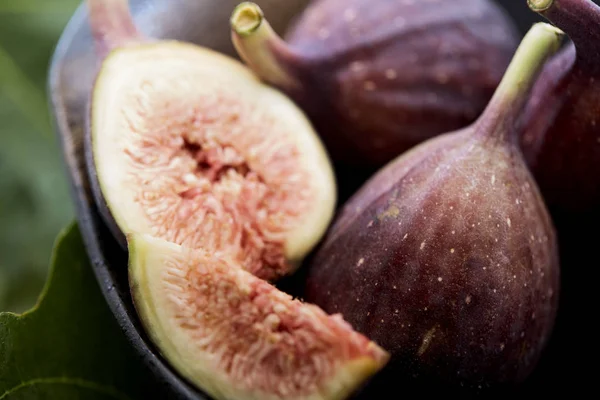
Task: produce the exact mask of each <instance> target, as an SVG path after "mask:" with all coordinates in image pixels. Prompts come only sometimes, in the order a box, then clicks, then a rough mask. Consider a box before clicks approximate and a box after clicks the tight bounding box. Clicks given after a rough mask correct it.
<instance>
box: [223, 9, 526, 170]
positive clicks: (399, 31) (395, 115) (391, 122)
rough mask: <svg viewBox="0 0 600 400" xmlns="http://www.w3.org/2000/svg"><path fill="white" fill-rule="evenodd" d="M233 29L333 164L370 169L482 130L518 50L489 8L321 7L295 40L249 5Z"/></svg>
mask: <svg viewBox="0 0 600 400" xmlns="http://www.w3.org/2000/svg"><path fill="white" fill-rule="evenodd" d="M231 25H232V36H233V42H234V45H235V47H236V49H237V50H238V53H239V55H240V56H241V58H242V59H243V60H244V61H245V62H246V63H247V64H248V65H249V66H250V67H251V68H252V69H253V70H254V71H255V72H256V73H257V74H258V75H259V76H260V77H261V78H262V79H263V80H264V81H266V82H268V83H270V84H272V85H274V86H276V87H278V88H280V89H281V90H283V91H284V92H286V93H287V94H288V95H289V96H290V97H292V98H293V99H294V100H295V101H296V103H297V104H299V105H300V107H301V108H303V109H304V111H305V112H306V113H307V114H308V116H309V118H310V119H311V121H312V122H313V124H314V125H315V127H316V130H317V131H318V132H319V133H320V135H321V136H322V138H323V140H324V142H325V145H326V146H327V148H328V150H329V153H330V154H331V156H332V158H333V160H334V161H335V162H336V163H340V164H343V165H354V166H361V167H369V168H377V167H380V166H381V165H383V164H384V163H386V162H387V161H389V160H391V159H392V158H394V157H396V156H397V155H399V154H400V153H402V152H404V151H405V150H407V149H409V148H410V147H412V146H414V145H416V144H417V143H420V142H422V141H423V140H425V139H428V138H430V137H432V136H434V135H438V134H441V133H443V132H447V131H449V130H453V129H459V128H462V127H465V126H466V125H468V124H469V123H471V122H473V121H474V120H475V118H476V117H478V116H479V115H480V113H481V112H482V111H483V109H484V108H485V106H486V104H487V103H488V101H489V99H490V98H491V96H492V94H493V92H494V90H495V88H496V87H497V85H498V83H499V82H500V79H501V78H502V74H503V73H504V71H505V70H506V67H507V66H508V63H509V61H510V58H511V57H512V55H513V54H514V50H515V48H516V45H517V42H518V39H517V37H518V35H517V31H516V28H515V27H514V25H513V22H512V21H511V20H510V19H508V17H507V16H506V14H505V13H504V12H503V11H501V9H500V8H498V7H497V6H496V5H495V4H494V3H492V2H490V1H488V0H455V1H438V0H429V1H371V0H346V1H340V0H320V1H313V2H312V3H310V4H309V6H308V7H307V9H306V10H305V11H304V13H302V14H301V15H300V16H299V18H298V19H297V20H296V21H295V23H294V24H293V26H292V29H291V30H289V31H288V33H287V35H286V37H285V39H286V41H284V40H283V39H281V38H280V37H278V36H277V35H276V34H275V32H274V31H273V30H272V29H271V27H270V25H269V23H268V22H267V21H266V20H265V18H264V17H263V14H262V11H261V10H260V8H259V7H258V6H257V5H256V4H254V3H247V2H246V3H242V4H240V5H239V6H238V7H237V8H236V9H235V11H234V12H233V15H232V18H231Z"/></svg>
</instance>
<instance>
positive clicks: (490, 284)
mask: <svg viewBox="0 0 600 400" xmlns="http://www.w3.org/2000/svg"><path fill="white" fill-rule="evenodd" d="M561 37H562V32H561V31H560V30H559V29H557V28H554V27H552V26H551V25H549V24H546V23H538V24H535V25H534V26H533V27H532V29H531V30H530V31H529V32H528V33H527V35H526V36H525V38H524V39H523V42H522V43H521V45H520V47H519V48H518V50H517V52H516V54H515V56H514V58H513V60H512V62H511V64H510V66H509V67H508V69H507V71H506V74H505V75H504V77H503V79H502V81H501V83H500V85H499V87H498V89H497V90H496V92H495V94H494V96H493V97H492V99H491V101H490V103H489V105H488V106H487V108H486V110H485V111H484V112H483V114H482V115H481V116H480V117H479V118H478V119H477V121H476V122H474V123H473V124H472V125H470V126H469V127H467V128H464V129H462V130H459V131H454V132H451V133H448V134H445V135H441V136H438V137H436V138H433V139H429V140H428V141H426V142H425V143H422V144H420V145H418V146H417V147H415V148H413V149H412V150H410V151H409V152H407V153H405V154H403V155H401V156H399V157H398V158H396V159H395V160H393V161H392V162H390V163H389V164H388V165H387V166H386V167H384V168H383V169H382V170H380V171H379V172H378V173H377V174H376V175H375V176H374V177H373V178H372V179H371V180H369V181H368V182H367V183H366V184H365V185H364V186H363V187H362V188H361V189H360V190H359V191H358V192H357V193H356V194H355V195H354V196H353V197H352V198H351V199H350V200H349V201H348V202H347V203H346V204H345V205H344V206H343V207H342V209H341V210H340V214H339V215H338V216H337V218H336V220H335V222H334V224H333V225H332V227H331V228H330V230H329V232H328V234H327V235H326V237H325V239H324V241H323V243H322V244H321V246H320V247H319V249H318V250H317V251H316V253H315V255H314V257H313V258H312V260H311V262H310V263H309V267H308V273H307V275H308V278H307V286H306V293H305V296H306V299H307V300H308V301H310V302H314V303H316V304H318V305H320V306H321V307H323V308H324V309H325V310H327V311H329V312H336V313H341V314H343V315H344V317H345V318H346V320H348V321H349V322H350V323H351V324H352V326H353V327H354V328H355V329H357V330H358V331H359V332H361V333H363V334H365V335H366V336H367V337H369V338H371V339H372V340H374V341H375V342H376V343H378V344H379V345H381V346H382V347H383V348H385V349H386V350H388V351H389V352H390V353H391V354H392V357H393V360H394V364H395V365H398V366H400V367H401V368H402V371H403V373H402V374H398V375H397V376H396V379H398V378H401V377H407V376H409V377H413V376H418V377H424V376H427V377H430V378H432V379H434V380H435V381H436V382H445V383H449V384H451V385H453V384H456V383H460V384H463V385H465V386H466V387H472V386H479V385H481V386H485V387H488V386H496V385H499V386H503V385H508V386H510V385H514V384H515V383H517V382H521V381H522V380H524V379H525V378H526V377H527V376H528V375H529V374H530V373H531V372H532V370H533V369H534V367H535V366H536V364H537V361H538V359H539V357H540V355H541V354H542V352H543V349H544V348H545V346H546V343H547V341H548V339H549V337H550V335H551V332H552V330H553V326H554V321H555V316H556V307H557V298H558V292H559V264H558V254H557V246H556V234H555V228H554V226H553V223H552V220H551V219H550V217H549V214H548V210H547V209H546V206H545V204H544V202H543V200H542V197H541V195H540V193H539V190H538V188H537V186H536V183H535V181H534V180H533V178H532V176H531V174H530V172H529V170H528V168H527V165H526V164H525V161H524V159H523V156H522V154H521V152H520V149H519V144H518V136H517V129H516V124H517V120H518V117H519V115H520V114H521V113H522V110H523V108H524V105H525V102H526V101H527V97H528V94H529V92H530V89H531V87H532V86H533V83H534V82H535V78H536V77H537V76H538V73H539V71H540V70H541V68H542V66H543V63H544V62H545V60H546V59H547V57H548V56H549V55H551V54H553V53H554V51H556V50H557V49H558V47H559V46H558V45H559V43H560V39H561Z"/></svg>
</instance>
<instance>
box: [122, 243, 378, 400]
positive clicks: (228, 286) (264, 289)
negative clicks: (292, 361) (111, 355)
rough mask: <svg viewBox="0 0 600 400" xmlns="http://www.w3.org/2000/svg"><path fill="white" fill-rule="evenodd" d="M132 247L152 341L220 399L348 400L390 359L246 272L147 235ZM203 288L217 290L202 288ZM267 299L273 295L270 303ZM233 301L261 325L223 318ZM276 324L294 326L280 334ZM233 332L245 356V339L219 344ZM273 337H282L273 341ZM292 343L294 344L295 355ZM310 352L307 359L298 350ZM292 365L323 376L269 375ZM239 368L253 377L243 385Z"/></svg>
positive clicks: (134, 279)
mask: <svg viewBox="0 0 600 400" xmlns="http://www.w3.org/2000/svg"><path fill="white" fill-rule="evenodd" d="M128 245H129V254H130V259H129V274H130V275H129V276H130V282H131V287H132V295H133V299H134V303H135V305H136V309H137V312H138V313H139V315H140V317H141V319H142V321H143V322H144V325H145V326H146V327H147V328H148V332H149V334H150V336H151V338H152V340H153V342H154V343H155V344H156V345H157V346H158V348H159V349H160V351H161V353H162V354H163V355H164V356H165V357H166V358H167V359H168V360H169V361H170V363H171V364H172V365H173V366H174V367H175V368H176V369H177V370H178V371H179V372H180V373H181V374H182V375H183V376H184V377H186V378H187V379H189V380H190V381H191V382H193V383H194V384H197V385H198V386H199V387H201V388H202V389H204V390H205V391H206V392H208V393H209V394H210V395H212V396H214V397H215V398H216V399H226V400H271V399H273V400H275V399H280V400H281V399H286V400H292V399H306V400H320V399H327V400H329V399H331V400H334V399H339V400H342V399H345V398H347V397H348V396H349V395H350V394H351V393H352V392H353V391H354V390H356V388H357V387H358V386H360V385H361V384H362V383H364V381H365V380H366V379H368V378H369V377H370V376H372V375H373V374H375V373H376V372H377V371H378V370H379V369H380V368H382V367H383V365H384V364H385V363H386V362H387V357H388V355H387V353H386V352H385V351H383V350H382V349H381V348H379V347H378V346H376V345H375V344H374V343H372V342H370V341H368V339H367V338H365V337H363V336H361V335H360V334H358V333H356V332H353V331H352V329H351V328H350V326H349V325H348V324H347V323H345V322H344V321H343V320H341V318H339V316H336V317H331V316H327V315H326V314H325V313H324V312H323V311H321V310H320V309H318V308H317V307H315V306H312V305H309V304H302V303H300V302H299V301H298V300H293V299H292V298H291V297H289V296H287V295H286V294H284V293H282V292H279V291H277V289H275V288H273V287H272V286H271V285H269V284H268V283H266V282H264V281H262V280H260V279H258V278H256V277H254V276H253V275H251V274H250V273H248V272H246V271H244V270H242V269H239V268H235V267H233V266H230V267H226V266H225V267H224V266H223V265H222V264H226V262H225V261H224V259H222V258H221V259H218V258H215V255H209V254H206V253H204V252H203V251H200V250H191V249H187V248H184V247H181V246H178V245H176V244H173V243H169V242H166V241H163V240H160V239H156V238H153V237H151V236H149V235H129V236H128ZM190 276H196V277H198V276H200V277H202V278H203V279H200V280H197V279H190ZM216 282H223V284H222V285H220V284H219V283H216ZM204 283H206V284H207V285H210V286H208V287H205V288H204V289H203V288H202V287H203V285H204ZM182 285H183V286H182ZM217 287H218V288H217ZM213 289H214V290H213ZM215 290H223V293H222V295H220V296H216V298H213V297H211V294H212V295H214V294H215V293H214V291H215ZM188 292H189V293H188ZM192 295H195V296H192ZM190 296H191V297H190ZM261 296H268V298H269V301H268V304H265V303H264V302H263V301H262V299H259V297H261ZM192 297H194V299H195V300H194V299H192ZM228 302H236V303H237V305H238V307H237V309H231V310H230V314H236V313H238V312H241V311H240V310H242V309H252V310H254V311H253V313H251V315H253V316H255V317H258V318H259V319H257V320H254V319H252V320H245V319H244V318H243V317H241V316H240V315H238V316H237V318H236V317H235V315H225V314H223V313H222V310H221V308H223V307H225V308H227V307H228V306H227V305H225V306H224V305H223V303H224V304H229V303H228ZM205 303H206V304H205ZM219 313H221V314H219ZM190 314H192V315H193V317H191V318H190V316H189V315H190ZM260 318H262V319H260ZM274 321H275V322H274ZM273 323H274V324H275V325H273ZM278 323H280V324H286V323H287V324H289V325H288V326H286V327H285V328H280V329H279V328H277V324H278ZM232 329H233V330H239V332H240V335H242V334H243V333H245V335H244V337H243V338H241V340H242V342H243V343H244V346H243V347H242V348H239V347H237V346H236V339H239V338H234V337H227V338H223V337H220V335H219V333H220V332H221V333H223V332H224V331H230V330H232ZM290 331H291V332H292V333H291V334H290V333H289V332H290ZM273 335H282V336H283V338H281V336H280V338H279V339H271V338H272V337H274V336H273ZM253 338H254V339H253ZM290 339H293V340H295V342H292V343H293V345H292V346H291V347H290V345H289V343H290V342H289V340H290ZM284 343H287V345H285V344H284ZM300 343H303V344H300ZM307 343H308V344H310V345H309V347H308V349H309V354H306V353H304V354H303V353H300V350H298V351H295V349H296V346H299V347H298V349H302V348H304V346H306V345H307ZM265 346H266V348H265ZM257 348H258V349H260V351H259V352H258V353H257V352H256V349H257ZM208 349H210V350H208ZM290 351H291V353H289V352H290ZM232 352H233V353H232ZM286 356H291V357H293V358H298V359H300V360H301V362H300V364H299V365H296V366H295V368H293V372H292V373H293V374H300V371H305V372H306V371H313V372H315V371H314V369H315V368H316V369H317V370H318V371H316V373H315V374H308V376H312V377H313V378H312V379H308V380H306V379H301V378H299V377H298V376H297V377H296V379H295V380H294V377H293V376H289V375H286V374H285V373H283V374H281V373H280V374H279V375H277V376H275V375H271V374H274V373H275V371H277V370H278V369H277V368H276V366H277V365H280V364H279V363H280V362H281V360H282V359H286ZM282 357H283V358H282ZM265 362H266V363H269V364H270V367H269V368H266V367H265V364H264V363H265ZM224 365H225V366H229V368H231V371H226V370H224V368H225V367H224ZM234 365H235V366H234ZM261 366H262V368H261ZM240 369H241V370H242V371H247V370H248V369H249V371H252V373H250V374H248V373H247V372H243V373H242V377H240V376H236V373H235V372H236V371H239V370H240ZM319 371H320V372H319ZM257 377H258V378H257ZM315 377H316V378H315ZM299 381H302V382H304V384H303V385H302V386H301V387H298V382H299ZM290 382H295V384H290ZM290 387H291V388H292V389H290ZM282 388H283V389H282ZM293 388H296V389H293ZM277 390H280V392H286V393H287V394H286V395H281V393H279V394H278V393H276V392H277Z"/></svg>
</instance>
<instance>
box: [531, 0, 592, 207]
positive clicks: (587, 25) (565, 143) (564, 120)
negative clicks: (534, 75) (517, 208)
mask: <svg viewBox="0 0 600 400" xmlns="http://www.w3.org/2000/svg"><path fill="white" fill-rule="evenodd" d="M529 5H530V8H531V9H532V10H534V11H538V12H539V13H540V14H541V15H542V16H544V17H546V18H547V19H548V20H550V21H551V22H553V23H554V24H555V25H556V26H557V27H559V28H560V29H562V30H563V31H565V33H566V34H567V35H568V36H569V37H570V38H571V40H572V43H571V44H569V45H568V46H567V47H566V48H565V49H564V50H563V51H562V52H561V53H559V54H558V55H557V56H556V57H555V59H554V60H552V62H549V63H548V64H547V66H546V67H545V69H544V71H543V73H542V74H541V75H540V77H539V79H538V82H537V84H536V86H535V87H534V90H533V92H532V95H531V99H530V101H529V104H528V107H527V110H526V112H525V114H524V122H523V127H522V133H521V137H522V147H523V151H524V153H525V155H526V157H527V161H528V163H529V165H530V166H531V169H532V171H533V173H534V176H535V178H536V180H537V182H538V184H539V186H540V189H541V191H542V194H543V196H544V199H545V200H546V202H547V204H548V205H549V206H550V207H551V208H552V209H553V210H556V211H560V212H567V213H569V214H572V213H577V214H579V215H581V213H583V214H588V213H590V212H593V211H596V212H598V209H599V208H600V7H599V6H597V5H596V4H594V3H593V2H591V1H589V0H530V1H529Z"/></svg>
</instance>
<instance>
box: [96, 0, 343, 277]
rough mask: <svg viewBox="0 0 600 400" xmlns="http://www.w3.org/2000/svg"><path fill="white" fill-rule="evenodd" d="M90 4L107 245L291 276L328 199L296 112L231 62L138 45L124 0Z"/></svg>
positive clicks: (332, 196) (320, 229)
mask: <svg viewBox="0 0 600 400" xmlns="http://www.w3.org/2000/svg"><path fill="white" fill-rule="evenodd" d="M87 4H88V6H89V10H90V21H91V27H92V31H93V33H94V37H95V39H96V44H97V47H98V51H99V53H100V54H101V55H103V58H102V63H101V66H100V67H99V72H98V75H97V78H96V81H95V85H94V88H93V93H92V96H91V102H90V106H89V107H90V113H89V123H88V132H87V138H86V139H87V143H86V154H87V163H88V170H89V172H90V176H91V179H90V180H91V181H92V188H93V192H94V195H95V198H96V203H97V204H98V205H99V208H100V210H101V212H102V215H103V217H104V219H105V220H106V222H107V225H108V226H109V227H111V230H112V232H113V233H114V235H115V237H117V238H118V239H119V240H120V243H121V244H122V245H123V246H126V243H125V235H126V234H127V233H129V232H138V233H148V234H152V235H153V236H157V237H160V238H163V239H165V240H168V241H171V242H174V243H177V244H181V245H185V246H187V247H194V248H203V249H205V250H208V249H211V250H212V251H215V252H216V251H221V252H227V253H228V254H230V255H231V256H233V257H234V258H235V259H236V260H237V261H238V262H239V263H240V264H241V265H242V266H243V268H245V269H246V270H248V271H250V272H252V273H253V274H255V275H256V276H258V277H260V278H263V279H268V280H274V279H277V278H279V277H281V276H283V275H286V274H290V273H291V272H293V271H294V270H295V269H296V268H297V267H298V265H299V264H300V262H301V260H302V259H303V257H304V256H305V255H306V254H307V253H308V252H309V251H310V250H311V249H312V248H313V246H315V244H316V243H317V242H318V240H319V239H320V238H321V237H322V236H323V234H324V232H325V230H326V228H327V226H328V224H329V222H330V220H331V218H332V217H333V212H334V207H335V203H336V182H335V179H334V174H333V169H332V166H331V163H330V161H329V156H328V154H327V152H326V150H325V148H324V146H323V144H322V142H321V140H320V139H319V137H318V135H317V134H316V133H315V131H314V129H313V127H312V125H311V124H310V122H309V120H308V119H307V117H306V116H305V115H304V113H303V112H302V111H301V110H300V109H299V108H298V107H297V106H296V105H295V104H294V103H293V102H292V101H291V100H290V99H289V98H288V97H287V96H285V95H284V94H282V93H281V92H279V91H277V90H276V89H274V88H271V87H268V86H267V85H265V84H264V83H262V82H261V81H260V80H258V79H257V78H256V77H255V75H254V74H253V73H252V72H251V71H250V70H249V69H248V68H247V67H246V66H244V65H243V64H242V63H241V62H240V61H237V60H235V59H233V58H231V57H229V56H225V55H222V54H220V53H217V52H214V51H212V50H209V49H207V48H203V47H200V46H197V45H193V44H190V43H185V42H179V41H173V40H158V39H152V38H146V37H144V36H143V35H141V34H140V33H139V32H138V31H137V29H136V27H135V25H134V23H133V21H132V20H131V15H130V13H129V9H128V4H127V1H126V0H108V1H101V0H88V3H87Z"/></svg>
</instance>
